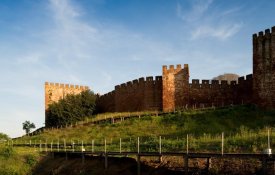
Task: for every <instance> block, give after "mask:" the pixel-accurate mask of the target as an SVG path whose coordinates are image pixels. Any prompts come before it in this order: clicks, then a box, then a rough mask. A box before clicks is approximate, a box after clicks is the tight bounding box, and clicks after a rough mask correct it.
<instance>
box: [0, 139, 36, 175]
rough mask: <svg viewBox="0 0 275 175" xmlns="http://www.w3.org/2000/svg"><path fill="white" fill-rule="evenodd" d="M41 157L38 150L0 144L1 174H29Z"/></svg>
mask: <svg viewBox="0 0 275 175" xmlns="http://www.w3.org/2000/svg"><path fill="white" fill-rule="evenodd" d="M39 157H40V154H39V153H38V151H35V150H32V151H31V149H27V148H14V147H11V146H5V145H3V144H0V174H1V175H27V174H32V173H31V170H32V168H33V167H34V166H35V165H36V163H37V162H38V160H39Z"/></svg>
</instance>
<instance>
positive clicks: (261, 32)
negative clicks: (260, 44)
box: [253, 26, 275, 40]
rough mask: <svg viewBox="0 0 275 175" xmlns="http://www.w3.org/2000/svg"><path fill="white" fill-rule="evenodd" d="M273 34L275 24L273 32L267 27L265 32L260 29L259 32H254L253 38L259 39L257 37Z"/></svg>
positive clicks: (273, 28)
mask: <svg viewBox="0 0 275 175" xmlns="http://www.w3.org/2000/svg"><path fill="white" fill-rule="evenodd" d="M270 34H271V35H275V26H273V27H272V28H271V33H270V29H266V30H265V31H264V32H263V31H260V32H258V34H257V33H254V34H253V40H254V39H257V38H263V37H269V36H270Z"/></svg>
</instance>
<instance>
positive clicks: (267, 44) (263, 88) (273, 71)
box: [253, 26, 275, 108]
mask: <svg viewBox="0 0 275 175" xmlns="http://www.w3.org/2000/svg"><path fill="white" fill-rule="evenodd" d="M253 75H254V84H253V91H254V94H253V95H254V102H255V103H256V104H258V105H259V106H261V107H263V108H275V26H274V27H272V29H271V33H270V29H267V30H265V32H259V33H258V34H254V35H253Z"/></svg>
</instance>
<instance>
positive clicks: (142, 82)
mask: <svg viewBox="0 0 275 175" xmlns="http://www.w3.org/2000/svg"><path fill="white" fill-rule="evenodd" d="M159 83H162V76H156V77H153V76H149V77H145V78H144V77H141V78H139V79H135V80H132V81H128V82H126V83H122V84H120V85H116V86H115V90H126V89H132V88H133V87H143V86H146V85H149V84H159Z"/></svg>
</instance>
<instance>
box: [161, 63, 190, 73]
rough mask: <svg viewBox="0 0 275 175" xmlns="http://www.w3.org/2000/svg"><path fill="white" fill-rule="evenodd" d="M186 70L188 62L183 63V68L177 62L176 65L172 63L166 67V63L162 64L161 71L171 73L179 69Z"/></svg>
mask: <svg viewBox="0 0 275 175" xmlns="http://www.w3.org/2000/svg"><path fill="white" fill-rule="evenodd" d="M182 69H183V70H187V71H188V69H189V68H188V64H184V66H183V68H182V66H181V64H177V65H176V67H175V66H174V65H169V68H167V66H166V65H164V66H162V72H165V73H166V72H167V73H172V72H179V71H181V70H182ZM188 72H189V71H188Z"/></svg>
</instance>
